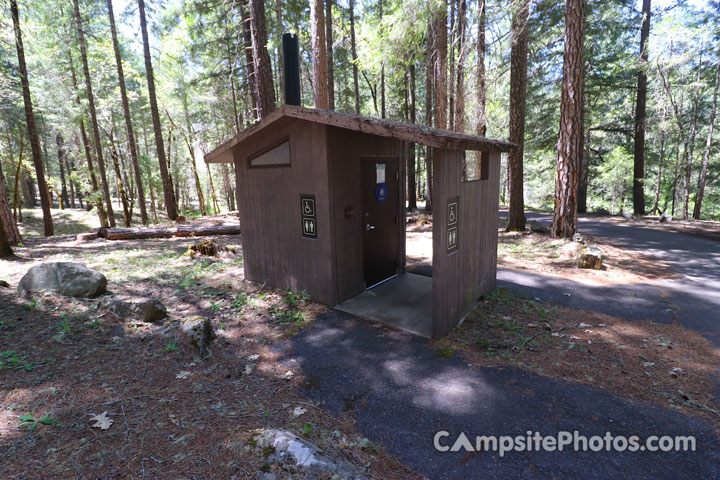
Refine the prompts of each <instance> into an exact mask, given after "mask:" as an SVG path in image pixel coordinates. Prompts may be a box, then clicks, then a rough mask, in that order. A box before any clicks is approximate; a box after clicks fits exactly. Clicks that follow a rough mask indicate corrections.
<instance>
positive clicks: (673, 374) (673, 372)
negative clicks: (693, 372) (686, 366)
mask: <svg viewBox="0 0 720 480" xmlns="http://www.w3.org/2000/svg"><path fill="white" fill-rule="evenodd" d="M668 375H670V376H671V377H672V378H678V377H679V376H680V375H687V373H685V371H684V370H683V369H682V368H680V367H673V368H671V369H670V370H668Z"/></svg>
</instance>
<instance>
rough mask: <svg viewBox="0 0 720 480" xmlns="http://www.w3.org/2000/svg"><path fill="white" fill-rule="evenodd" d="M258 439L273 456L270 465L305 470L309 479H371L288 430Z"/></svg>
mask: <svg viewBox="0 0 720 480" xmlns="http://www.w3.org/2000/svg"><path fill="white" fill-rule="evenodd" d="M254 439H255V441H256V442H257V445H258V446H260V447H262V448H263V451H266V452H272V453H270V454H269V455H268V458H267V461H268V463H270V464H275V465H286V466H291V467H296V468H297V467H299V468H302V470H303V471H304V472H305V473H307V474H309V475H310V477H309V478H335V479H338V480H365V479H366V478H367V477H366V476H365V475H363V474H361V473H360V472H358V471H357V470H356V469H355V468H354V467H353V466H351V465H350V464H349V463H347V462H346V461H344V460H333V459H332V458H330V457H328V456H326V455H323V454H322V453H321V450H320V449H319V448H318V447H317V446H315V445H313V444H312V443H310V442H308V441H307V440H305V439H304V438H300V437H298V436H297V435H295V434H293V433H290V432H288V431H286V430H279V429H275V428H266V429H261V430H257V431H256V432H255V436H254Z"/></svg>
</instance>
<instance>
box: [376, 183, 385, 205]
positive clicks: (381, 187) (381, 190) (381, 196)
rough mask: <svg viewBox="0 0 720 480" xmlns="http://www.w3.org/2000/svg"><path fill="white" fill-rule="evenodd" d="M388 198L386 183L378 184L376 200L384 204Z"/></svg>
mask: <svg viewBox="0 0 720 480" xmlns="http://www.w3.org/2000/svg"><path fill="white" fill-rule="evenodd" d="M386 198H387V186H386V185H385V184H384V183H378V184H377V187H375V199H376V200H377V201H378V202H384V201H385V199H386Z"/></svg>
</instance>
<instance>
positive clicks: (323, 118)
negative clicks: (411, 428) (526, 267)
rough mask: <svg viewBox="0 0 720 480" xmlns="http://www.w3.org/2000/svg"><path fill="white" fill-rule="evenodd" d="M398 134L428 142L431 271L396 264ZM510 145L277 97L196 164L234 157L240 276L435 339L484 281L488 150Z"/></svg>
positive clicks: (491, 225)
mask: <svg viewBox="0 0 720 480" xmlns="http://www.w3.org/2000/svg"><path fill="white" fill-rule="evenodd" d="M407 142H413V143H418V144H423V145H427V146H428V147H431V148H432V158H433V175H434V177H433V178H434V180H433V187H432V198H433V207H434V209H433V215H434V222H433V268H432V279H430V278H427V277H420V276H417V275H413V274H410V273H406V272H405V223H406V222H405V198H406V182H405V178H406V173H405V170H406V168H405V167H406V165H405V161H404V159H405V158H406V157H405V152H406V143H407ZM513 148H514V145H513V144H511V143H507V142H503V141H499V140H490V139H487V138H482V137H476V136H472V135H464V134H459V133H456V132H449V131H444V130H437V129H432V128H428V127H424V126H419V125H410V124H402V123H395V122H390V121H385V120H379V119H374V118H368V117H363V116H359V115H348V114H340V113H335V112H328V111H322V110H313V109H308V108H303V107H298V106H292V105H283V106H280V107H279V108H278V109H277V110H275V111H274V112H273V113H271V114H270V115H268V116H266V117H265V118H263V119H262V120H261V121H259V122H258V123H256V124H255V125H253V126H252V127H250V128H248V129H246V130H245V131H243V132H241V133H240V134H238V135H237V136H235V137H234V138H233V139H231V140H229V141H228V142H226V143H224V144H222V145H221V146H220V147H218V148H217V149H215V150H213V151H212V152H210V153H208V154H207V155H206V156H205V161H206V162H207V163H223V162H224V163H234V165H235V172H236V181H237V199H238V205H239V216H240V224H241V226H242V236H243V241H242V243H243V254H244V266H245V276H246V278H247V279H248V280H251V281H254V282H258V283H264V284H266V285H268V286H271V287H274V288H283V289H287V288H289V289H290V290H293V291H296V292H301V291H304V292H306V293H307V294H308V295H309V296H310V297H311V298H313V299H315V300H317V301H320V302H322V303H325V304H327V305H331V306H337V307H336V308H338V309H340V310H345V311H349V312H351V313H355V314H358V315H360V316H365V317H368V318H370V319H373V320H379V321H381V322H384V323H389V324H392V325H394V326H399V327H400V328H405V329H407V330H411V331H414V332H415V333H419V334H421V335H424V336H428V337H438V336H442V335H445V334H447V333H448V332H450V331H451V330H452V329H453V328H454V327H455V326H456V325H457V324H458V323H459V322H460V321H461V320H462V318H463V317H464V315H466V314H467V313H468V311H469V309H470V308H471V307H472V306H473V305H474V304H475V302H476V301H477V300H478V299H479V298H480V297H481V296H483V295H485V294H488V293H490V292H491V291H492V290H493V289H494V288H495V276H496V269H497V221H498V188H499V173H500V152H508V151H511V150H512V149H513ZM373 286H375V288H372V287H373ZM368 289H370V290H368ZM394 313H397V315H395V316H394Z"/></svg>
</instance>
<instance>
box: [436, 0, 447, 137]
mask: <svg viewBox="0 0 720 480" xmlns="http://www.w3.org/2000/svg"><path fill="white" fill-rule="evenodd" d="M446 1H447V0H442V2H441V4H442V8H439V9H437V10H436V11H435V12H433V46H434V52H435V55H434V57H435V58H434V66H433V77H434V83H435V86H434V89H433V94H434V99H433V103H434V116H435V127H437V128H441V129H447V127H448V103H447V102H448V99H447V54H448V36H447V4H446Z"/></svg>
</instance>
